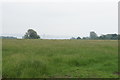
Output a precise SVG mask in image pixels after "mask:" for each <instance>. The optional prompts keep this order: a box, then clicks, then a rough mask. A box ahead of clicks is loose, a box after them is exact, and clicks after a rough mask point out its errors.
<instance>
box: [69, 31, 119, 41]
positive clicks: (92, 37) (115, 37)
mask: <svg viewBox="0 0 120 80" xmlns="http://www.w3.org/2000/svg"><path fill="white" fill-rule="evenodd" d="M71 39H88V40H118V39H120V35H118V34H106V35H101V36H97V34H96V33H95V32H94V31H92V32H90V36H89V37H83V38H80V37H77V38H74V37H72V38H71Z"/></svg>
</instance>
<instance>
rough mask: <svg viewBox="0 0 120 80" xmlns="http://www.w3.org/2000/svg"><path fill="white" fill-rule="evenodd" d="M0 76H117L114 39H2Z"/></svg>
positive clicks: (116, 56) (116, 50) (116, 55)
mask: <svg viewBox="0 0 120 80" xmlns="http://www.w3.org/2000/svg"><path fill="white" fill-rule="evenodd" d="M2 59H3V64H2V68H3V72H2V73H3V77H9V78H49V77H50V78H117V77H118V75H117V74H115V73H116V72H118V41H117V40H42V39H30V40H29V39H3V40H2Z"/></svg>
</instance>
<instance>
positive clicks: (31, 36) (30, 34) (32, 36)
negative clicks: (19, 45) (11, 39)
mask: <svg viewBox="0 0 120 80" xmlns="http://www.w3.org/2000/svg"><path fill="white" fill-rule="evenodd" d="M23 38H24V39H39V38H40V36H39V35H37V32H36V31H34V30H33V29H29V30H28V31H27V32H26V34H25V35H24V37H23Z"/></svg>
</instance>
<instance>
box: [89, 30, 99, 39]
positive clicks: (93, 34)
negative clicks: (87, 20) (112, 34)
mask: <svg viewBox="0 0 120 80" xmlns="http://www.w3.org/2000/svg"><path fill="white" fill-rule="evenodd" d="M97 37H98V36H97V34H96V33H95V32H93V31H92V32H90V39H97Z"/></svg>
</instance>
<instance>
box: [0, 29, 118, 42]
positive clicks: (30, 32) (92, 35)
mask: <svg viewBox="0 0 120 80" xmlns="http://www.w3.org/2000/svg"><path fill="white" fill-rule="evenodd" d="M0 38H2V39H17V37H9V36H7V37H5V36H2V37H0ZM22 38H23V39H40V35H38V34H37V32H36V31H35V30H33V29H28V30H27V32H26V33H25V35H24V36H23V37H22ZM70 39H85V40H119V39H120V35H118V34H106V35H101V36H98V35H97V34H96V33H95V32H94V31H92V32H90V36H89V37H83V38H81V37H79V36H78V37H77V38H75V37H71V38H70Z"/></svg>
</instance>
